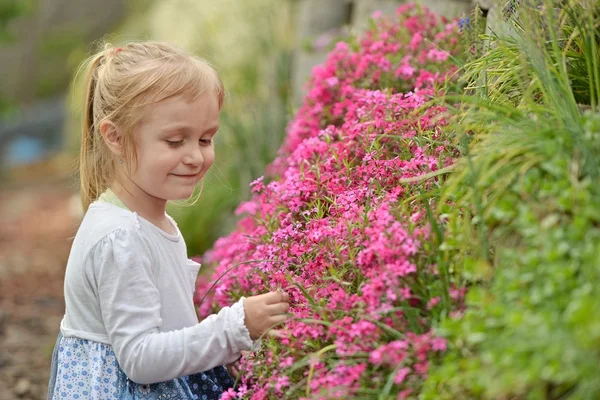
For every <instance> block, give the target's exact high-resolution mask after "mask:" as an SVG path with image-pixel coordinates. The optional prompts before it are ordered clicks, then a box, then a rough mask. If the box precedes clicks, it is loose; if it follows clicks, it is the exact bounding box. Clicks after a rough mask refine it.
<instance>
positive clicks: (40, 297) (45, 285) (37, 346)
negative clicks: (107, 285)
mask: <svg viewBox="0 0 600 400" xmlns="http://www.w3.org/2000/svg"><path fill="white" fill-rule="evenodd" d="M73 193H74V190H73V188H72V187H69V185H68V184H67V183H66V182H65V181H64V180H62V181H57V182H52V183H45V184H43V185H42V184H38V185H33V186H32V185H29V186H26V187H16V186H12V187H0V348H1V349H2V351H1V352H0V400H16V399H31V400H38V399H46V392H47V386H48V378H49V373H50V359H51V355H52V350H53V348H54V343H55V341H56V335H57V334H58V330H59V324H60V320H61V318H62V315H63V313H64V299H63V278H64V272H65V266H66V262H67V258H68V254H69V249H70V247H71V239H70V238H71V237H73V236H74V235H75V232H76V229H77V225H78V221H79V217H78V216H77V212H76V210H77V205H76V200H74V198H73Z"/></svg>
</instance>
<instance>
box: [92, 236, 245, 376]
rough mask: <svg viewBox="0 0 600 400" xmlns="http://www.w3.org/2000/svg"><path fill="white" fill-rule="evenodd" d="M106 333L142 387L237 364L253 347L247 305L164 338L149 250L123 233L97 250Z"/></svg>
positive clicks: (121, 361) (238, 305)
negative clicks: (246, 319)
mask: <svg viewBox="0 0 600 400" xmlns="http://www.w3.org/2000/svg"><path fill="white" fill-rule="evenodd" d="M91 256H92V257H93V265H94V274H95V275H96V282H97V286H98V287H97V293H98V298H99V303H100V308H101V312H102V318H103V321H104V325H105V329H106V333H107V335H108V338H109V340H110V342H111V345H112V347H113V350H114V352H115V355H116V357H117V361H118V362H119V365H120V366H121V368H122V369H123V371H124V372H125V374H127V376H128V377H129V379H131V380H132V381H134V382H137V383H140V384H149V383H156V382H162V381H167V380H170V379H174V378H177V377H180V376H184V375H190V374H195V373H199V372H202V371H206V370H209V369H211V368H214V367H216V366H219V365H224V364H227V363H230V362H233V361H235V360H236V359H237V358H239V356H240V351H241V350H248V349H250V348H251V347H252V344H253V343H252V340H251V339H250V335H249V332H248V329H247V328H246V326H245V324H244V307H243V301H244V299H243V298H242V299H240V301H238V302H237V303H235V304H234V305H233V306H231V307H224V308H223V309H221V311H220V312H219V313H218V314H213V315H211V316H209V317H208V318H206V319H205V320H203V321H202V322H200V323H198V324H196V325H194V326H190V327H187V328H183V329H180V330H175V331H170V332H161V331H160V328H161V326H162V319H161V316H160V315H161V314H160V307H161V295H162V296H165V294H164V293H162V294H161V293H160V292H159V290H158V289H157V287H156V285H155V280H154V275H153V272H152V270H153V269H152V256H151V251H150V249H149V248H148V245H147V244H146V242H145V241H144V240H143V238H142V237H141V236H140V234H139V233H138V232H137V231H133V230H124V229H123V230H117V231H114V232H112V233H111V234H109V235H107V236H106V237H105V238H103V239H102V240H101V241H100V242H99V243H98V244H97V245H96V246H95V247H94V249H93V251H92V254H91Z"/></svg>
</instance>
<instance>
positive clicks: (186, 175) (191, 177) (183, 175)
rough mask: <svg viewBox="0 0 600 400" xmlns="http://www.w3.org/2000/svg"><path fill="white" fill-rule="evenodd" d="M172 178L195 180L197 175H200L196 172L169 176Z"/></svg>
mask: <svg viewBox="0 0 600 400" xmlns="http://www.w3.org/2000/svg"><path fill="white" fill-rule="evenodd" d="M171 175H173V176H176V177H178V178H183V179H195V178H197V177H198V175H200V173H199V172H198V173H197V174H171Z"/></svg>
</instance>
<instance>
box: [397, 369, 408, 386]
mask: <svg viewBox="0 0 600 400" xmlns="http://www.w3.org/2000/svg"><path fill="white" fill-rule="evenodd" d="M409 373H410V369H409V368H407V367H403V368H400V370H399V371H398V373H397V374H396V376H395V377H394V383H395V384H397V385H399V384H401V383H402V382H404V379H406V376H407V375H408V374H409Z"/></svg>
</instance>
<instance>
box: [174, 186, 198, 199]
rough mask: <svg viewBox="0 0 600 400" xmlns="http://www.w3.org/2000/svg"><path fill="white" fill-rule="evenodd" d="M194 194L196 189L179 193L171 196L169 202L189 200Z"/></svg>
mask: <svg viewBox="0 0 600 400" xmlns="http://www.w3.org/2000/svg"><path fill="white" fill-rule="evenodd" d="M193 194H194V189H193V188H192V189H191V190H185V191H183V190H182V191H178V192H177V193H174V194H172V195H171V196H170V198H169V200H187V199H189V198H190V197H192V195H193Z"/></svg>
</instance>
